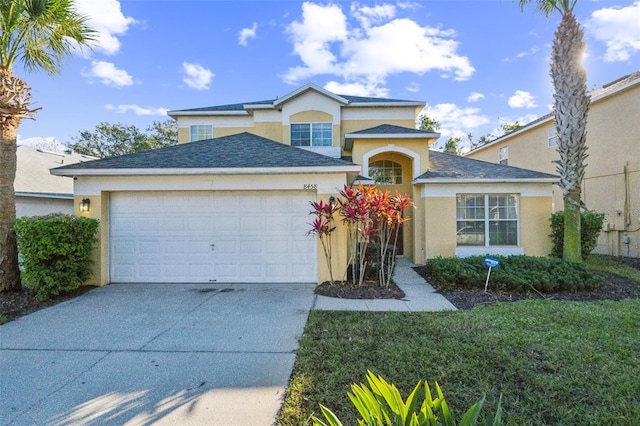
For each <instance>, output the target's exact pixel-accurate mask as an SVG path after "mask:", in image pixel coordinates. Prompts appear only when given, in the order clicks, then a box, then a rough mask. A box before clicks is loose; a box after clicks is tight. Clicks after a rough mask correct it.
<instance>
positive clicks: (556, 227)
mask: <svg viewBox="0 0 640 426" xmlns="http://www.w3.org/2000/svg"><path fill="white" fill-rule="evenodd" d="M603 223H604V213H598V212H594V211H591V210H586V211H582V212H581V213H580V224H581V225H580V245H581V247H582V258H583V259H586V258H587V256H589V254H590V253H591V252H592V251H593V249H594V248H596V245H597V244H598V235H600V231H601V230H602V224H603ZM549 236H550V237H551V241H552V242H553V247H552V249H551V256H553V257H559V258H562V251H563V245H564V210H561V211H559V212H555V213H553V214H552V215H551V234H550V235H549Z"/></svg>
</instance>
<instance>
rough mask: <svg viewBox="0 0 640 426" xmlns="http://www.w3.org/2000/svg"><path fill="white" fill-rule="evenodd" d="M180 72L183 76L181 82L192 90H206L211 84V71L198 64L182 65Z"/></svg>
mask: <svg viewBox="0 0 640 426" xmlns="http://www.w3.org/2000/svg"><path fill="white" fill-rule="evenodd" d="M182 72H184V74H185V76H184V78H183V79H182V81H184V82H185V84H186V85H187V86H189V87H191V88H192V89H196V90H207V89H209V85H210V84H211V80H213V77H215V74H214V73H212V72H211V70H208V69H206V68H205V67H203V66H202V65H199V64H191V63H189V62H183V63H182Z"/></svg>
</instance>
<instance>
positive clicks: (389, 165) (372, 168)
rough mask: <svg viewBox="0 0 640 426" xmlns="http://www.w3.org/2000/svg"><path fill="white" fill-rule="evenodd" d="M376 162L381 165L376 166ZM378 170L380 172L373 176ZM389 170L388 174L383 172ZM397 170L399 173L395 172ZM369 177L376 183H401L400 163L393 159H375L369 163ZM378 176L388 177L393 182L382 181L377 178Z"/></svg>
mask: <svg viewBox="0 0 640 426" xmlns="http://www.w3.org/2000/svg"><path fill="white" fill-rule="evenodd" d="M376 163H382V165H379V166H376V165H375V164H376ZM377 170H380V171H381V173H380V174H379V176H375V175H376V174H377V173H378V172H377ZM386 171H389V172H390V174H389V175H387V174H386V173H385V172H386ZM397 171H399V172H400V173H399V174H396V172H397ZM369 177H370V178H372V179H373V180H374V181H375V182H376V185H402V182H403V179H402V164H400V163H398V162H397V161H393V160H376V161H372V162H370V163H369ZM380 177H390V178H392V179H393V180H394V181H393V182H382V181H380V180H378V179H379V178H380Z"/></svg>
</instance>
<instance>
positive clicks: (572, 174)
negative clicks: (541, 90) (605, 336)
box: [551, 10, 589, 262]
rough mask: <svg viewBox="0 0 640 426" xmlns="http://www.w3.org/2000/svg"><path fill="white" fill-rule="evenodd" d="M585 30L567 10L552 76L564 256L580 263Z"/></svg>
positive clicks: (585, 107) (584, 154) (586, 102)
mask: <svg viewBox="0 0 640 426" xmlns="http://www.w3.org/2000/svg"><path fill="white" fill-rule="evenodd" d="M583 38H584V32H583V30H582V28H581V27H580V24H578V21H577V20H576V17H575V16H574V15H573V12H572V11H571V10H566V11H565V12H564V13H563V15H562V21H561V22H560V25H559V26H558V29H557V31H556V34H555V38H554V40H553V49H552V52H551V78H552V80H553V87H554V95H553V97H554V100H555V104H554V115H555V122H556V129H557V131H558V152H559V154H560V161H559V162H558V167H557V171H558V173H559V175H560V182H559V185H560V187H561V188H562V193H563V196H564V208H565V220H564V247H563V258H564V259H565V260H567V261H571V262H581V261H582V252H581V245H580V226H581V224H580V208H581V204H582V203H581V193H582V190H581V185H582V180H583V179H584V173H585V168H586V164H584V160H585V159H586V158H587V147H586V144H585V142H586V135H587V132H586V125H587V114H588V112H589V95H588V94H587V73H586V70H585V69H584V67H583V66H582V60H583V54H584V50H585V43H584V41H583Z"/></svg>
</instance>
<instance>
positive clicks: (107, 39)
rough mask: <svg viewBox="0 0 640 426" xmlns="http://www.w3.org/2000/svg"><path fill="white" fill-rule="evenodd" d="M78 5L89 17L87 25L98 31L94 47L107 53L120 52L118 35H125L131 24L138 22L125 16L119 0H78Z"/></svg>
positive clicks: (80, 10)
mask: <svg viewBox="0 0 640 426" xmlns="http://www.w3.org/2000/svg"><path fill="white" fill-rule="evenodd" d="M76 7H77V9H78V12H80V13H81V14H83V15H85V16H86V17H87V18H88V22H87V25H89V26H90V27H91V28H93V29H94V30H96V31H97V34H96V36H95V37H96V41H95V43H94V44H93V46H94V49H95V50H99V51H102V52H103V53H106V54H107V55H114V54H116V53H118V51H119V50H120V40H119V39H118V37H117V36H122V35H124V34H125V33H126V32H127V30H128V29H129V27H130V26H131V25H134V24H136V23H137V22H138V21H136V20H135V19H134V18H132V17H129V16H124V14H123V13H122V10H121V9H120V1H118V0H100V1H96V0H76Z"/></svg>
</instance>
